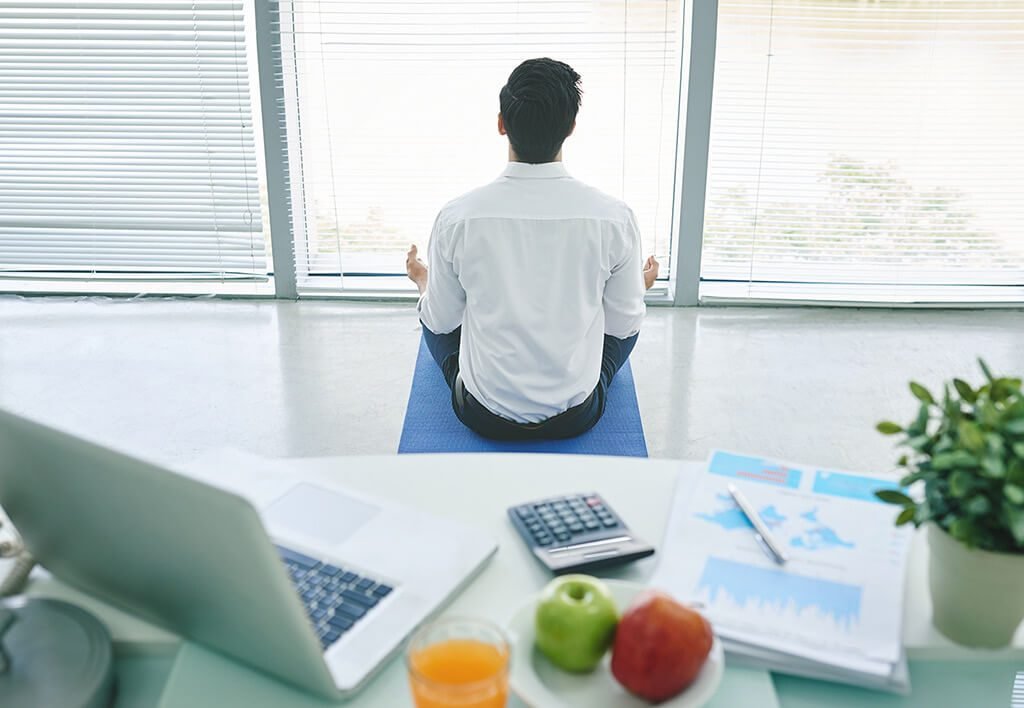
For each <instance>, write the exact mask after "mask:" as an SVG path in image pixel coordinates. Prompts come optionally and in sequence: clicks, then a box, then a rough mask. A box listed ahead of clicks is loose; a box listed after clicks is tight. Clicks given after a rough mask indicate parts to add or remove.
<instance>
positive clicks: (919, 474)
mask: <svg viewBox="0 0 1024 708" xmlns="http://www.w3.org/2000/svg"><path fill="white" fill-rule="evenodd" d="M933 476H934V473H933V472H931V471H930V470H918V471H916V472H912V473H911V474H908V475H907V476H906V477H904V478H903V479H901V480H900V486H901V487H909V486H910V485H911V484H914V483H915V482H920V481H921V480H922V479H930V478H931V477H933Z"/></svg>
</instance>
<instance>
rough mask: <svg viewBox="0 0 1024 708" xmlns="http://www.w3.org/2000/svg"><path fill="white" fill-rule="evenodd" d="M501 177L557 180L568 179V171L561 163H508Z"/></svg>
mask: <svg viewBox="0 0 1024 708" xmlns="http://www.w3.org/2000/svg"><path fill="white" fill-rule="evenodd" d="M501 176H502V177H512V178H515V179H557V178H559V177H568V176H569V171H568V170H566V169H565V165H564V164H562V163H561V162H542V163H540V164H537V165H531V164H528V163H526V162H510V163H508V166H507V167H505V171H504V172H502V173H501Z"/></svg>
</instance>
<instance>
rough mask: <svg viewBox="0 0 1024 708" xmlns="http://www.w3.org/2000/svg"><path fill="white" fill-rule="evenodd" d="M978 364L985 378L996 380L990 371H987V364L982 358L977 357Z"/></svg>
mask: <svg viewBox="0 0 1024 708" xmlns="http://www.w3.org/2000/svg"><path fill="white" fill-rule="evenodd" d="M978 365H979V366H980V367H981V371H982V373H984V374H985V378H986V379H988V380H989V381H995V380H996V377H995V376H993V375H992V372H991V371H989V368H988V364H986V363H985V360H984V359H982V358H980V357H979V358H978Z"/></svg>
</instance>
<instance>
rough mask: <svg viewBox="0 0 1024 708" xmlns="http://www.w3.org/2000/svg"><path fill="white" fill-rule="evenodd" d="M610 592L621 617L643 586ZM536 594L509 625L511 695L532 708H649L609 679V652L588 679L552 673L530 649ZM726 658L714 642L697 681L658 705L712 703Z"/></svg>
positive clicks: (620, 585)
mask: <svg viewBox="0 0 1024 708" xmlns="http://www.w3.org/2000/svg"><path fill="white" fill-rule="evenodd" d="M604 583H605V584H606V585H607V586H608V589H609V590H611V593H612V596H613V597H614V598H615V604H617V605H618V606H619V612H622V611H624V610H625V609H626V608H627V607H629V606H630V605H631V604H632V603H633V599H634V598H635V597H636V596H637V595H639V594H640V593H641V592H643V591H644V590H647V586H645V585H640V584H639V583H631V582H627V581H625V580H605V581H604ZM539 598H540V593H538V594H537V595H535V596H533V597H531V598H530V600H529V602H527V603H526V604H524V605H523V606H522V607H521V608H519V610H518V611H517V612H516V614H515V616H514V617H513V618H512V621H511V622H510V623H509V626H508V631H509V635H510V638H511V641H512V657H511V659H512V660H511V667H510V676H509V679H510V682H511V685H512V690H513V691H514V692H515V694H516V695H517V696H519V698H521V699H522V700H523V702H525V703H526V704H527V705H529V706H532V707H533V708H556V707H561V706H566V707H567V708H577V707H578V706H587V708H605V706H607V707H608V708H648V707H649V706H650V705H651V704H650V703H648V702H647V701H644V700H642V699H640V698H637V697H636V696H634V695H632V694H630V693H628V692H627V691H626V689H624V688H623V687H622V686H620V685H619V683H618V681H616V680H615V678H614V677H613V676H612V672H611V669H610V668H609V666H608V665H609V662H610V661H611V659H610V656H611V652H609V653H608V654H607V655H605V658H604V660H603V661H602V662H601V665H600V666H599V667H597V669H595V670H594V672H593V673H591V674H584V675H577V674H570V673H566V672H565V671H561V670H560V669H557V668H555V667H554V666H553V665H552V664H551V663H549V662H548V660H547V659H545V658H544V657H543V656H542V655H541V654H540V652H538V651H536V650H535V649H534V647H533V644H534V629H533V618H534V613H535V612H536V609H537V601H538V599H539ZM724 669H725V654H724V652H723V651H722V643H721V642H719V641H718V637H715V642H714V644H712V645H711V653H710V654H709V655H708V660H707V663H705V664H704V668H702V669H701V671H700V674H698V676H697V680H696V681H694V682H693V683H692V684H690V685H689V686H688V687H687V688H686V690H685V691H683V692H682V693H680V694H679V695H678V696H676V697H675V698H671V699H669V700H667V701H665V702H663V703H660V704H659V705H660V706H662V708H697V707H698V706H702V705H704V704H705V703H707V702H708V700H710V699H711V697H712V696H713V695H714V694H715V691H716V690H717V689H718V684H719V683H721V681H722V671H724Z"/></svg>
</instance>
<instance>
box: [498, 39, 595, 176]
mask: <svg viewBox="0 0 1024 708" xmlns="http://www.w3.org/2000/svg"><path fill="white" fill-rule="evenodd" d="M580 95H581V91H580V75H579V74H577V73H576V72H575V71H574V70H573V68H572V67H571V66H569V65H568V64H565V63H563V62H560V61H555V60H554V59H546V58H545V59H528V60H527V61H524V62H523V63H522V64H520V65H519V66H517V67H516V68H515V71H513V72H512V74H511V75H510V76H509V77H508V83H506V84H505V85H504V86H503V87H502V89H501V94H500V99H501V115H502V118H503V119H504V121H505V132H506V133H508V141H509V142H510V143H511V144H512V149H513V150H515V152H516V156H517V157H518V158H519V160H520V161H522V162H529V163H534V164H536V163H539V162H551V161H552V160H554V159H555V156H556V155H557V154H558V151H559V150H561V149H562V143H563V142H565V139H566V137H568V135H569V132H570V131H571V130H572V125H573V122H574V121H575V120H576V113H578V112H579V110H580Z"/></svg>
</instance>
